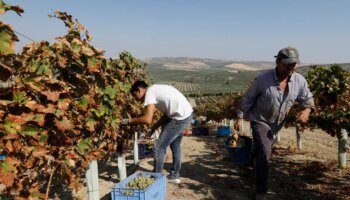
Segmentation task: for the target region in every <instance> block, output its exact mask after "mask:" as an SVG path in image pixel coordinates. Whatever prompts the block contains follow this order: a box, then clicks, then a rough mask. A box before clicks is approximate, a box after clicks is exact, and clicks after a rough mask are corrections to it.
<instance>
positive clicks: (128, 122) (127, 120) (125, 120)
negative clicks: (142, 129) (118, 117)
mask: <svg viewBox="0 0 350 200" xmlns="http://www.w3.org/2000/svg"><path fill="white" fill-rule="evenodd" d="M127 124H130V119H122V125H127Z"/></svg>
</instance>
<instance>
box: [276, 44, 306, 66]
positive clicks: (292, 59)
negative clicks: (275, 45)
mask: <svg viewBox="0 0 350 200" xmlns="http://www.w3.org/2000/svg"><path fill="white" fill-rule="evenodd" d="M275 58H280V59H281V62H282V63H283V64H286V65H289V64H292V63H298V64H300V59H299V53H298V50H297V49H296V48H294V47H286V48H283V49H281V50H280V51H279V52H278V54H277V56H275Z"/></svg>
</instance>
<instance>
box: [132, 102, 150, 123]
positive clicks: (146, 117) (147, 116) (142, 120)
mask: <svg viewBox="0 0 350 200" xmlns="http://www.w3.org/2000/svg"><path fill="white" fill-rule="evenodd" d="M154 110H155V105H154V104H149V105H147V106H146V113H145V114H144V115H143V116H142V117H138V118H131V119H130V123H135V124H148V125H150V124H152V120H153V114H154Z"/></svg>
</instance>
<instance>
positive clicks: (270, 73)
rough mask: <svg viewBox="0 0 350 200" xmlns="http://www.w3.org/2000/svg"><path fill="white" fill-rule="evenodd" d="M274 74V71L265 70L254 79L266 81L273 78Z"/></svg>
mask: <svg viewBox="0 0 350 200" xmlns="http://www.w3.org/2000/svg"><path fill="white" fill-rule="evenodd" d="M274 74H275V69H270V70H267V71H265V72H262V73H261V74H259V75H258V76H256V77H255V78H256V79H258V80H261V79H262V80H266V79H268V78H273V76H274Z"/></svg>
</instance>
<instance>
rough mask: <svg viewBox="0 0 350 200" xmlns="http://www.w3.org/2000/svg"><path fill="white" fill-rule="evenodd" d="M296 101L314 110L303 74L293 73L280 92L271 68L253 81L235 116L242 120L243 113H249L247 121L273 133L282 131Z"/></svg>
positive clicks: (274, 71) (274, 72)
mask: <svg viewBox="0 0 350 200" xmlns="http://www.w3.org/2000/svg"><path fill="white" fill-rule="evenodd" d="M296 100H297V101H298V102H299V103H300V104H301V106H302V107H304V108H306V107H308V108H311V109H314V108H315V105H314V100H313V97H312V93H311V92H310V90H309V88H308V84H307V82H306V80H305V78H304V77H303V76H302V75H300V74H299V73H296V72H294V73H293V74H292V76H291V77H290V79H289V81H288V87H286V89H285V91H284V93H282V90H281V88H280V83H279V80H278V78H277V74H276V69H272V70H269V71H267V72H265V73H263V74H261V75H259V76H258V77H256V78H255V80H254V82H253V85H252V86H251V88H250V89H249V90H248V93H247V94H246V95H245V97H244V98H243V101H242V105H241V110H239V111H238V112H237V115H238V117H240V118H243V114H244V115H246V114H248V116H249V119H250V121H254V122H257V123H262V124H265V125H267V126H268V127H269V128H270V129H271V131H272V133H273V134H275V133H277V132H278V131H279V130H280V129H281V128H282V126H283V124H284V122H285V117H286V115H287V114H288V112H289V110H290V109H291V107H292V106H293V105H294V102H295V101H296Z"/></svg>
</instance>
